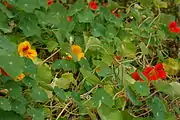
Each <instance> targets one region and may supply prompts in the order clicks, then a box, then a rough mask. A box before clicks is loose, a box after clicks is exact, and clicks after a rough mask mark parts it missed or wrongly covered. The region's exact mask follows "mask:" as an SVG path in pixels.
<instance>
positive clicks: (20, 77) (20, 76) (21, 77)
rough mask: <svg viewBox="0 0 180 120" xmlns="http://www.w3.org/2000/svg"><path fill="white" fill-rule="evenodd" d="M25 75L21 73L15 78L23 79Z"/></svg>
mask: <svg viewBox="0 0 180 120" xmlns="http://www.w3.org/2000/svg"><path fill="white" fill-rule="evenodd" d="M24 77H25V75H24V74H23V73H21V74H20V75H19V76H17V77H16V79H18V80H22V79H24Z"/></svg>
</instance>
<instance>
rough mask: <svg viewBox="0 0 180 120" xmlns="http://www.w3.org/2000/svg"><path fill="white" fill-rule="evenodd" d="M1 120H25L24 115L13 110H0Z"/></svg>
mask: <svg viewBox="0 0 180 120" xmlns="http://www.w3.org/2000/svg"><path fill="white" fill-rule="evenodd" d="M0 120H24V119H23V118H22V116H20V115H18V114H16V113H15V112H12V111H3V110H0Z"/></svg>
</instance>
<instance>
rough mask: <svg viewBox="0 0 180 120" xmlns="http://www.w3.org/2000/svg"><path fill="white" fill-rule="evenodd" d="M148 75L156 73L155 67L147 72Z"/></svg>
mask: <svg viewBox="0 0 180 120" xmlns="http://www.w3.org/2000/svg"><path fill="white" fill-rule="evenodd" d="M148 75H149V76H150V77H152V76H154V75H156V70H155V69H152V70H151V71H150V72H149V74H148Z"/></svg>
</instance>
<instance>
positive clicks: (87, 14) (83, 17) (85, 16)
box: [78, 9, 95, 23]
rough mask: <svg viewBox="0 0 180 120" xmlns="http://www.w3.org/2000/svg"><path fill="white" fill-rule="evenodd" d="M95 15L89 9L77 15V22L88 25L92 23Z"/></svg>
mask: <svg viewBox="0 0 180 120" xmlns="http://www.w3.org/2000/svg"><path fill="white" fill-rule="evenodd" d="M94 17H95V15H94V13H93V12H92V11H91V10H90V9H86V10H84V11H81V12H79V13H78V19H79V22H82V23H90V22H92V21H93V19H94Z"/></svg>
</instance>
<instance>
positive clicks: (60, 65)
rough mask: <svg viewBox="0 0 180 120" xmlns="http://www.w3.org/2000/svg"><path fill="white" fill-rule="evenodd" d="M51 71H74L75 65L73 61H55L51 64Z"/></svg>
mask: <svg viewBox="0 0 180 120" xmlns="http://www.w3.org/2000/svg"><path fill="white" fill-rule="evenodd" d="M52 69H54V70H56V69H63V70H64V71H73V72H75V71H76V65H75V63H74V62H73V61H69V60H56V61H55V62H54V63H53V64H52Z"/></svg>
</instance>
